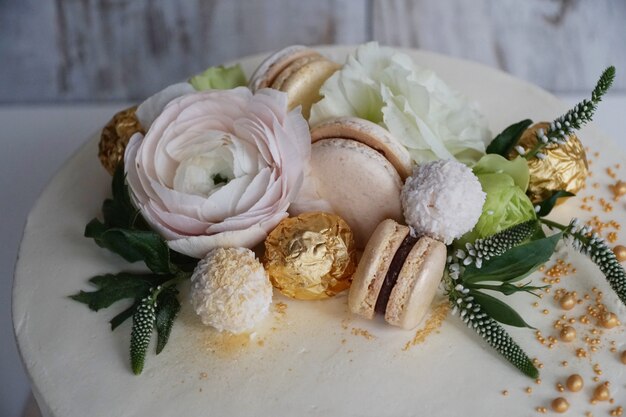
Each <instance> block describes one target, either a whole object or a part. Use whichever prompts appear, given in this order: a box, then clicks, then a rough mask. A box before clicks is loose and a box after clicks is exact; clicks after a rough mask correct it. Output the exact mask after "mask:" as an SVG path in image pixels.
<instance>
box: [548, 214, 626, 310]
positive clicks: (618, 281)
mask: <svg viewBox="0 0 626 417" xmlns="http://www.w3.org/2000/svg"><path fill="white" fill-rule="evenodd" d="M541 222H542V223H544V224H545V225H546V226H548V227H550V228H552V229H557V230H561V233H562V234H563V237H564V240H565V241H566V242H568V243H569V244H570V245H571V246H573V247H574V249H576V250H578V251H579V252H580V253H582V254H584V255H586V256H588V257H589V259H591V261H592V262H593V263H595V264H596V265H597V266H598V267H599V268H600V271H601V272H602V274H604V276H605V278H606V280H607V282H608V283H609V285H610V286H611V288H612V289H613V291H615V293H616V294H617V296H618V297H619V299H620V300H621V301H622V303H624V305H626V272H625V271H624V268H623V267H622V265H621V264H620V263H619V261H618V260H617V258H616V257H615V253H613V251H612V250H611V248H609V246H608V245H607V244H606V242H605V241H604V239H603V238H601V237H600V236H598V234H597V233H592V231H591V228H590V227H589V226H581V224H580V221H579V220H578V219H576V218H574V219H572V220H571V221H570V223H569V224H568V225H567V226H565V225H562V224H559V223H556V222H554V221H551V220H547V219H542V220H541Z"/></svg>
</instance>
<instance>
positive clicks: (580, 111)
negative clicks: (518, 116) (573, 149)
mask: <svg viewBox="0 0 626 417" xmlns="http://www.w3.org/2000/svg"><path fill="white" fill-rule="evenodd" d="M614 79H615V67H613V66H610V67H608V68H607V69H605V70H604V72H603V73H602V75H601V76H600V79H599V80H598V83H597V84H596V87H595V88H594V89H593V92H592V93H591V100H587V99H585V100H583V101H581V102H580V103H578V104H577V105H576V106H574V108H573V109H571V110H569V111H568V112H567V113H565V114H564V115H562V116H560V117H558V118H557V119H556V120H554V121H553V122H552V123H550V126H549V127H548V129H547V130H543V129H538V130H537V133H536V135H537V143H536V144H535V146H534V147H533V148H532V149H531V150H530V151H528V152H525V151H524V149H523V148H522V147H521V146H516V147H515V149H516V150H517V151H518V153H519V154H520V155H522V156H523V157H524V158H526V159H531V158H534V157H537V158H539V159H543V158H545V154H543V153H542V152H541V150H542V149H543V148H545V147H546V146H549V145H553V144H557V145H562V144H564V143H566V142H567V141H568V140H569V137H570V135H571V134H573V133H574V132H575V131H576V130H578V129H580V128H581V127H583V126H584V125H585V124H587V123H588V122H590V121H591V120H592V119H593V115H594V113H595V111H596V109H597V107H598V103H600V101H602V96H604V94H605V93H606V92H607V91H608V90H609V88H610V87H611V85H612V84H613V80H614Z"/></svg>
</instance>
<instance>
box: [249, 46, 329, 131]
mask: <svg viewBox="0 0 626 417" xmlns="http://www.w3.org/2000/svg"><path fill="white" fill-rule="evenodd" d="M340 68H341V65H339V64H337V63H336V62H333V61H331V60H329V59H328V58H326V57H324V56H322V55H320V54H319V53H318V52H316V51H314V50H312V49H309V48H307V47H304V46H299V45H296V46H289V47H287V48H284V49H282V50H280V51H278V52H275V53H274V54H272V55H270V56H269V57H268V58H267V59H266V60H265V61H263V62H262V63H261V65H260V66H259V67H258V68H257V70H256V71H255V72H254V74H253V75H252V78H251V79H250V83H249V86H250V88H251V89H252V90H253V91H256V90H258V89H260V88H265V87H270V88H274V89H277V90H280V91H283V92H285V93H287V97H288V106H289V109H293V108H295V107H297V106H302V115H303V116H304V117H305V118H307V119H308V117H309V113H310V111H311V106H312V105H313V104H314V103H316V102H317V101H319V100H320V99H321V96H320V93H319V91H320V88H321V86H322V84H324V81H326V80H327V79H328V78H329V77H330V76H331V75H332V74H333V73H334V72H335V71H337V70H338V69H340Z"/></svg>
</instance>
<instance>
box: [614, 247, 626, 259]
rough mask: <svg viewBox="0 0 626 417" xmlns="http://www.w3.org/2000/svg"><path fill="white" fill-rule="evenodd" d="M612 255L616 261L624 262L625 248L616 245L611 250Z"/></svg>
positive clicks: (625, 257)
mask: <svg viewBox="0 0 626 417" xmlns="http://www.w3.org/2000/svg"><path fill="white" fill-rule="evenodd" d="M613 253H614V254H615V257H616V258H617V260H618V261H620V262H624V261H626V246H622V245H617V246H615V247H614V248H613Z"/></svg>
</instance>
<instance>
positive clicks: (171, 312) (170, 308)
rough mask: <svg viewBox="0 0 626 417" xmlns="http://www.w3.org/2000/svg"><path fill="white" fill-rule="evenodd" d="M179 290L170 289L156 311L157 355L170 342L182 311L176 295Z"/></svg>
mask: <svg viewBox="0 0 626 417" xmlns="http://www.w3.org/2000/svg"><path fill="white" fill-rule="evenodd" d="M177 294H178V290H176V289H173V288H172V289H168V290H167V291H164V292H163V293H162V294H161V295H160V296H159V299H158V302H157V309H156V324H155V325H156V331H157V336H158V337H157V348H156V353H157V355H158V354H159V353H161V351H162V350H163V348H164V347H165V345H166V344H167V341H168V340H169V337H170V333H171V331H172V326H173V325H174V320H175V319H176V316H177V315H178V312H179V311H180V302H179V301H178V298H177V297H176V295H177Z"/></svg>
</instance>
